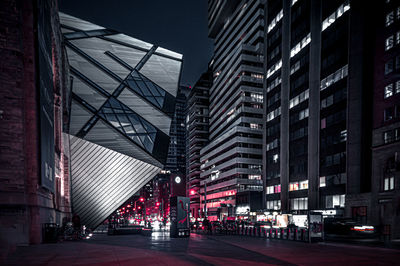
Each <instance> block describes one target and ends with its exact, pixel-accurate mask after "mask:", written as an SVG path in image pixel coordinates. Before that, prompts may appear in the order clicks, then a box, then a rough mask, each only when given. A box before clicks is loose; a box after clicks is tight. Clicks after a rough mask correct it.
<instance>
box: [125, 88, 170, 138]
mask: <svg viewBox="0 0 400 266" xmlns="http://www.w3.org/2000/svg"><path fill="white" fill-rule="evenodd" d="M118 100H119V101H121V102H122V103H123V104H125V105H126V106H128V107H129V108H130V109H132V110H133V111H134V112H136V113H137V114H138V115H140V116H141V117H143V118H144V119H146V120H147V121H149V122H150V123H151V124H153V125H154V126H156V127H157V128H158V129H160V130H161V131H163V132H164V133H165V134H167V135H169V129H170V127H171V118H170V117H169V116H166V115H165V114H164V113H163V112H161V111H160V110H159V109H157V108H155V107H153V106H152V105H150V104H148V103H147V102H145V101H144V100H143V99H142V98H141V97H139V96H137V95H136V94H135V93H133V92H132V91H130V90H129V89H128V88H125V89H124V90H123V91H122V92H121V94H120V95H119V96H118Z"/></svg>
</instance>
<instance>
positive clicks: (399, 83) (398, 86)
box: [396, 80, 400, 93]
mask: <svg viewBox="0 0 400 266" xmlns="http://www.w3.org/2000/svg"><path fill="white" fill-rule="evenodd" d="M396 93H400V80H398V81H396Z"/></svg>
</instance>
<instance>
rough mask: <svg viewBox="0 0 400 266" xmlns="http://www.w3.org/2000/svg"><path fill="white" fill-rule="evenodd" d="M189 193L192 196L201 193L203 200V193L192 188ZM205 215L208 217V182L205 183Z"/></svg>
mask: <svg viewBox="0 0 400 266" xmlns="http://www.w3.org/2000/svg"><path fill="white" fill-rule="evenodd" d="M189 194H190V195H191V196H193V195H195V194H197V195H199V196H200V201H201V195H200V193H199V192H198V191H196V190H194V189H191V190H190V192H189ZM204 217H207V184H206V183H204Z"/></svg>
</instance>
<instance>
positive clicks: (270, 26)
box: [267, 10, 283, 32]
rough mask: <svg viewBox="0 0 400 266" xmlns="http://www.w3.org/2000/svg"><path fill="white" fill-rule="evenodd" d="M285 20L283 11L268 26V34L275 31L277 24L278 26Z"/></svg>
mask: <svg viewBox="0 0 400 266" xmlns="http://www.w3.org/2000/svg"><path fill="white" fill-rule="evenodd" d="M282 18H283V10H281V11H280V12H279V13H278V15H276V17H275V18H274V19H273V20H272V21H271V23H269V25H268V30H267V32H270V31H271V30H273V29H274V28H275V26H276V24H278V22H279V21H280V20H281V19H282Z"/></svg>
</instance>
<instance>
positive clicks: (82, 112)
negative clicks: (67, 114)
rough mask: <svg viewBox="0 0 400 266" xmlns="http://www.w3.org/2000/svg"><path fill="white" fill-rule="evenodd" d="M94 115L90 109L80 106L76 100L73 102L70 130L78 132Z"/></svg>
mask: <svg viewBox="0 0 400 266" xmlns="http://www.w3.org/2000/svg"><path fill="white" fill-rule="evenodd" d="M92 116H93V114H91V113H90V112H89V111H87V110H86V109H85V108H83V107H82V106H80V105H79V104H78V103H76V102H75V101H72V103H71V122H70V125H69V127H70V128H69V132H70V133H71V134H77V133H78V132H79V130H81V128H82V127H83V126H84V125H85V124H86V122H87V121H88V120H89V119H90V118H91V117H92Z"/></svg>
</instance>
